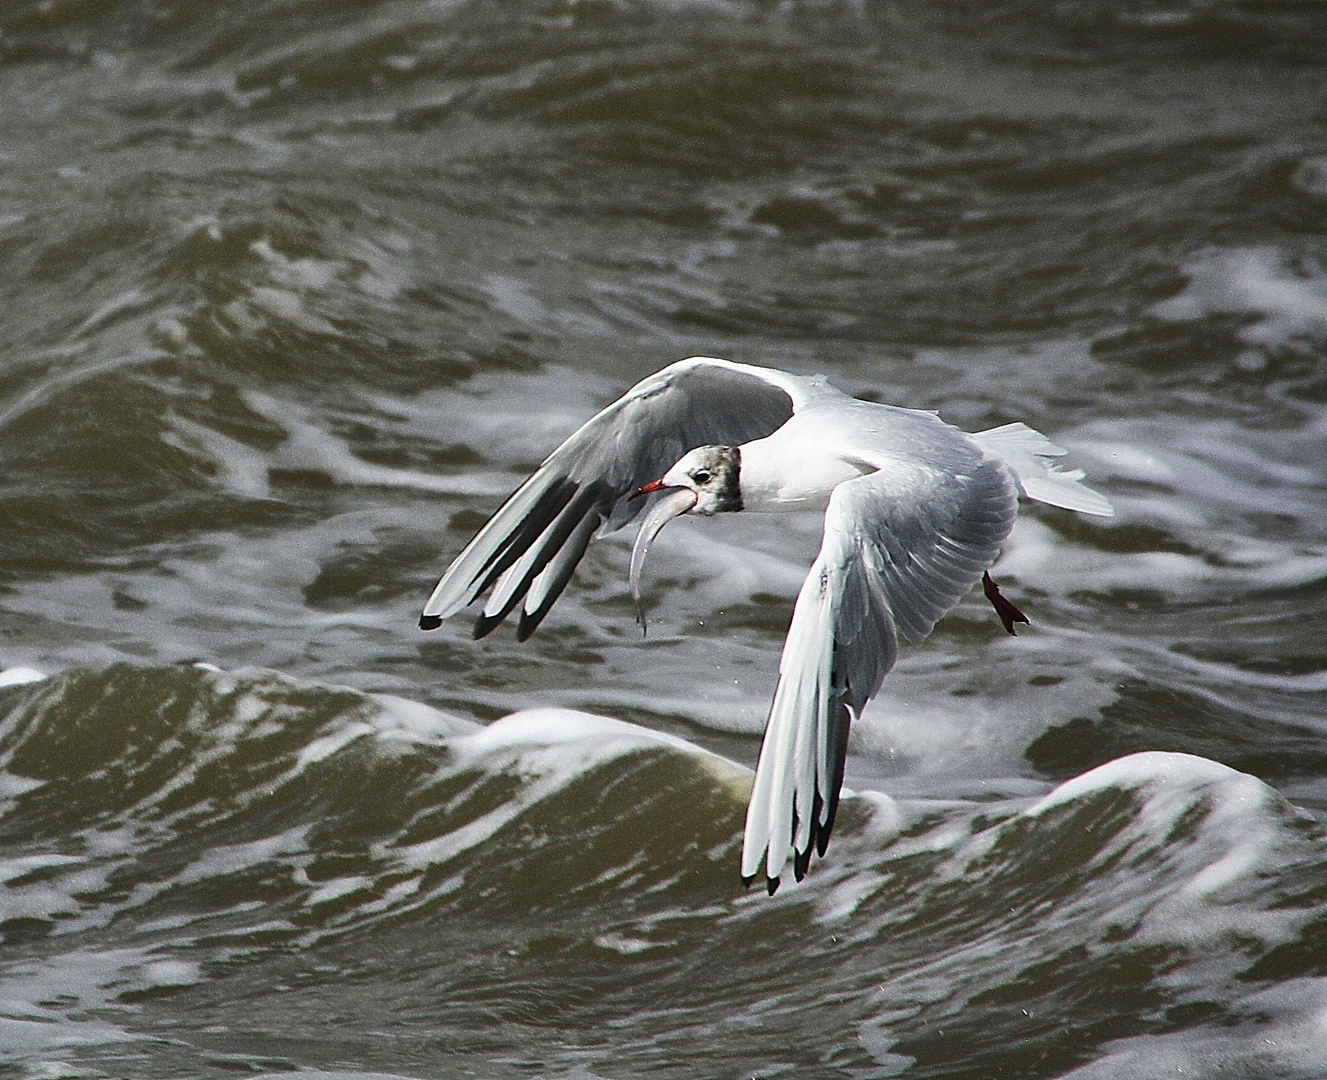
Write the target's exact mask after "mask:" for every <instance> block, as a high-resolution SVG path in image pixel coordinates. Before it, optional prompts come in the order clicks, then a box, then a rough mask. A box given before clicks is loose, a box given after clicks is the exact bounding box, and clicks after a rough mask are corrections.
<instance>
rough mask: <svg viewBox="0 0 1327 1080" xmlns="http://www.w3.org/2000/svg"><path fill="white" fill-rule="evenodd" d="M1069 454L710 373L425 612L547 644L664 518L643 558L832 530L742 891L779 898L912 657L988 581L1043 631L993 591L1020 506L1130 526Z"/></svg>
mask: <svg viewBox="0 0 1327 1080" xmlns="http://www.w3.org/2000/svg"><path fill="white" fill-rule="evenodd" d="M1064 453H1065V451H1064V450H1063V449H1061V448H1060V447H1058V446H1056V445H1055V444H1054V443H1052V442H1051V441H1050V440H1049V439H1047V438H1046V437H1045V436H1044V435H1042V434H1040V433H1039V432H1037V431H1034V430H1033V429H1032V428H1030V427H1028V426H1027V425H1026V424H1021V423H1013V424H1005V425H1004V426H1002V427H997V428H992V429H990V430H988V431H979V432H976V433H972V434H970V433H968V432H964V431H961V430H959V429H958V428H956V427H953V426H951V425H949V424H947V423H945V422H944V421H943V420H941V419H940V418H939V416H937V415H936V414H935V413H932V412H923V411H919V410H915V409H904V408H898V407H895V406H892V405H883V404H877V403H874V402H868V401H861V400H858V399H856V398H852V397H849V396H848V395H846V394H844V393H842V392H841V391H839V390H837V389H835V388H834V387H833V386H831V385H830V384H829V383H828V382H827V381H826V379H825V378H824V376H820V375H817V376H810V377H807V376H799V375H792V374H788V373H786V372H783V371H778V370H775V369H772V368H763V367H755V366H752V365H748V364H738V363H734V362H732V361H729V360H721V359H717V358H715V357H707V356H693V357H691V358H689V359H686V360H680V361H678V362H677V363H674V364H671V365H669V366H668V367H666V368H664V369H662V370H661V371H658V372H656V373H655V374H653V375H650V376H648V377H647V378H645V379H643V380H642V381H641V382H639V383H637V384H636V385H635V386H633V387H632V388H631V389H630V390H628V391H627V392H626V393H625V394H624V395H623V396H622V397H621V398H619V399H618V400H617V401H615V402H614V403H613V404H611V405H609V406H608V407H607V408H606V409H604V410H603V411H602V412H600V413H598V414H597V415H596V416H594V417H592V418H591V419H590V420H588V421H587V422H586V423H585V424H584V425H583V426H582V427H581V428H580V429H579V430H577V431H576V432H575V434H573V435H572V436H571V437H570V438H568V439H567V440H566V442H564V443H563V444H562V445H561V446H559V447H558V448H557V449H556V450H555V451H553V453H552V454H551V455H550V456H549V458H548V459H547V460H546V461H545V462H544V463H543V464H542V465H541V466H540V467H539V468H538V469H537V470H536V471H535V473H534V475H532V476H531V477H530V478H529V479H528V480H526V481H525V483H523V484H522V485H521V486H520V487H519V488H517V489H516V491H515V492H514V493H513V494H512V495H511V497H510V498H508V499H507V501H506V502H505V503H503V504H502V506H501V507H500V508H499V509H498V511H497V512H496V513H495V514H494V515H493V516H492V517H491V518H490V519H489V520H488V522H487V523H486V524H485V525H484V526H483V527H482V528H481V529H480V530H479V532H478V533H477V534H476V535H475V537H474V539H473V540H471V541H470V543H469V544H467V545H466V547H465V549H464V550H463V551H462V552H461V553H460V554H459V555H457V556H456V558H455V560H454V561H453V562H452V564H451V565H450V566H449V567H448V568H447V572H446V573H445V574H443V575H442V579H441V580H440V581H439V582H438V585H437V588H435V589H434V590H433V594H432V595H431V596H430V597H429V599H428V602H427V603H426V604H425V605H424V609H423V614H422V615H421V616H420V620H419V625H420V629H422V630H433V629H436V628H437V627H438V626H439V625H440V624H441V622H442V620H443V619H445V618H447V617H448V616H450V615H454V614H456V613H457V612H458V611H460V610H461V609H462V608H464V607H466V606H468V605H469V604H470V603H472V602H473V601H474V600H476V599H477V598H478V597H479V596H480V595H481V594H482V593H484V592H485V591H486V590H491V591H489V594H488V599H487V601H486V602H485V603H484V606H483V609H482V611H481V613H480V615H479V617H478V619H477V621H476V623H475V627H474V635H475V637H476V638H481V637H483V636H484V635H485V634H488V633H489V632H490V631H492V630H493V629H494V628H495V627H496V626H497V625H498V624H499V623H501V622H502V621H503V620H504V619H505V618H506V617H507V616H508V615H509V614H510V613H511V612H512V611H514V610H516V609H517V608H518V607H519V608H520V618H519V622H518V624H517V629H516V637H517V640H519V641H524V640H525V639H526V638H528V637H529V636H530V635H531V634H532V633H533V632H534V630H535V628H536V627H537V626H538V625H539V623H540V622H541V621H542V619H543V618H544V616H545V615H547V614H548V611H549V609H550V608H551V607H552V606H553V603H554V601H555V600H556V599H557V598H558V596H559V595H560V594H561V592H562V590H563V588H564V587H565V586H566V584H567V581H568V580H569V579H570V577H571V574H572V571H573V570H574V569H575V567H576V564H577V563H578V562H579V561H580V559H581V556H583V555H584V554H585V550H586V548H587V547H588V546H589V544H590V541H591V539H593V538H594V537H596V536H600V535H604V534H607V533H610V532H613V531H615V530H617V529H619V528H621V527H622V526H623V525H625V524H626V523H627V522H628V521H630V520H632V519H633V518H635V517H637V516H639V514H640V513H641V511H642V510H644V509H645V508H646V506H649V510H648V511H647V513H646V515H645V520H644V522H643V524H642V527H641V530H640V532H639V534H638V536H637V540H636V544H635V547H634V549H633V552H632V559H631V571H630V576H631V586H632V593H633V596H635V597H636V599H637V603H638V604H639V596H640V594H639V580H640V571H641V567H642V565H643V562H644V558H645V553H646V552H647V551H648V549H649V546H650V544H651V543H652V542H653V540H654V538H655V537H656V536H657V535H658V533H659V531H660V530H661V529H662V528H663V527H664V525H665V524H667V523H668V522H669V521H671V520H672V519H673V518H676V517H679V516H681V515H682V514H699V515H701V516H706V517H707V516H709V515H712V514H721V513H738V512H741V513H770V512H775V513H777V512H785V511H795V510H821V511H824V515H825V519H824V534H823V538H822V540H821V545H820V552H819V554H818V555H817V556H816V559H815V562H814V563H812V565H811V569H810V572H809V573H808V574H807V576H806V580H805V582H804V583H803V585H802V587H801V590H800V592H799V593H798V596H797V602H796V605H795V606H794V608H793V614H792V622H791V624H790V625H789V628H788V636H787V639H786V641H785V642H784V646H783V655H782V657H781V658H780V660H779V679H778V684H777V686H776V688H775V691H774V699H773V704H772V705H771V706H770V712H769V719H768V721H767V722H766V725H765V736H764V742H763V743H762V745H761V748H760V757H759V760H758V762H757V765H756V774H755V781H754V783H753V786H752V790H751V800H750V804H749V805H748V807H747V816H746V829H745V834H744V837H743V847H742V861H741V876H742V881H743V883H744V884H746V885H748V886H749V885H750V884H751V883H752V882H753V881H754V880H755V879H756V877H757V876H758V875H759V874H760V872H761V869H762V864H763V870H764V874H765V884H766V888H767V890H768V892H769V893H770V894H771V895H772V894H773V893H774V891H775V889H777V888H778V886H779V881H780V879H781V877H782V874H783V873H784V871H785V870H786V867H787V863H788V861H789V859H791V860H792V864H793V873H794V876H795V877H796V879H797V880H798V881H800V880H802V878H803V877H804V876H805V874H806V872H807V869H808V866H809V864H810V861H811V853H812V852H813V851H814V852H815V853H816V854H818V855H819V856H820V857H821V858H823V857H824V855H825V851H826V847H827V845H828V843H829V837H830V832H831V831H832V830H833V828H834V818H835V813H836V811H837V809H838V802H839V792H840V789H841V788H842V786H843V770H844V762H845V759H846V756H847V751H848V733H849V730H850V728H851V726H852V724H853V722H854V721H855V720H856V719H857V718H858V717H859V716H860V715H861V711H862V708H863V706H865V705H866V703H867V702H868V701H870V700H871V698H872V697H874V696H875V694H876V692H877V691H878V690H879V689H880V685H881V683H882V682H883V681H884V678H885V675H886V674H887V673H888V671H889V670H890V668H891V667H893V665H894V661H895V660H896V659H897V657H898V639H899V637H900V636H902V637H903V638H904V639H905V640H906V641H908V642H909V643H911V644H917V643H919V642H921V641H922V640H923V639H924V638H925V637H926V636H927V635H928V634H929V633H930V632H931V629H932V628H933V627H934V626H935V624H936V622H937V621H938V620H939V619H940V617H941V616H942V615H944V614H945V613H946V612H947V611H949V610H950V609H951V608H953V607H954V606H955V605H956V604H957V603H958V602H959V600H960V599H961V598H962V597H963V595H964V594H965V593H967V592H968V590H969V589H971V588H972V587H973V586H974V585H976V584H977V583H978V582H979V581H980V582H981V583H982V587H983V592H984V593H985V595H986V597H987V599H989V600H990V602H991V603H992V605H993V606H994V607H995V610H996V613H997V614H998V615H999V617H1000V620H1001V622H1002V623H1003V625H1004V628H1005V629H1006V630H1007V631H1008V632H1009V633H1011V634H1012V633H1014V623H1015V622H1022V623H1026V622H1027V621H1028V620H1027V618H1026V616H1024V615H1023V613H1022V612H1021V611H1019V610H1018V608H1017V607H1015V606H1014V604H1013V603H1011V602H1010V601H1009V600H1008V599H1006V598H1005V597H1004V596H1003V595H1001V593H1000V590H999V587H998V586H997V585H996V584H995V582H994V581H993V580H992V579H991V577H990V574H989V573H988V571H989V568H990V566H991V564H992V563H994V562H995V560H996V557H997V556H998V555H999V553H1000V546H1001V545H1002V544H1003V543H1004V541H1005V539H1006V538H1007V537H1008V536H1009V532H1010V530H1011V529H1012V528H1013V524H1014V517H1015V516H1016V514H1017V512H1018V499H1019V496H1020V495H1022V496H1026V497H1027V498H1030V499H1035V500H1037V501H1040V502H1044V503H1049V504H1051V505H1052V506H1059V507H1064V508H1065V509H1068V510H1075V511H1077V512H1079V513H1083V514H1094V515H1099V516H1102V517H1110V516H1112V515H1113V514H1114V510H1113V508H1112V507H1111V504H1110V502H1109V501H1107V499H1106V498H1105V497H1104V496H1103V495H1101V494H1099V493H1098V492H1096V491H1093V490H1092V489H1091V488H1088V487H1086V486H1084V485H1083V484H1082V483H1081V481H1082V479H1083V473H1082V471H1081V470H1077V469H1075V470H1063V469H1060V468H1057V467H1056V465H1055V459H1057V458H1059V457H1062V456H1063V455H1064Z"/></svg>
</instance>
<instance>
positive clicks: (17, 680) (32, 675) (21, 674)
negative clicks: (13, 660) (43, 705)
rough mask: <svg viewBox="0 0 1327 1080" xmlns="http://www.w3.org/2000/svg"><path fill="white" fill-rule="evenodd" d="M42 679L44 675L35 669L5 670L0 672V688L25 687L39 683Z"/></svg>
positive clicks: (18, 668)
mask: <svg viewBox="0 0 1327 1080" xmlns="http://www.w3.org/2000/svg"><path fill="white" fill-rule="evenodd" d="M44 678H46V675H45V674H44V673H42V672H40V671H38V670H37V669H36V668H30V667H12V668H6V669H5V670H4V671H0V686H26V685H28V684H29V683H35V682H41V681H42V680H43V679H44Z"/></svg>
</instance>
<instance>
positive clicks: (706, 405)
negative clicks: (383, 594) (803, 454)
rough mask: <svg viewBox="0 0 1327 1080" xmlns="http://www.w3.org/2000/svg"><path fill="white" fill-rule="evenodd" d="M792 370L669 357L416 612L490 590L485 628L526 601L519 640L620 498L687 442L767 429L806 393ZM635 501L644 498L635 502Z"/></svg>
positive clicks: (509, 506)
mask: <svg viewBox="0 0 1327 1080" xmlns="http://www.w3.org/2000/svg"><path fill="white" fill-rule="evenodd" d="M811 389H812V387H811V384H810V383H807V382H806V381H804V380H801V379H798V378H797V377H795V376H790V375H785V374H784V373H782V372H777V371H768V370H766V369H763V368H756V367H749V366H746V365H742V364H734V363H730V362H729V361H726V360H716V359H711V358H707V357H692V358H691V359H688V360H681V361H679V362H677V363H675V364H672V365H670V366H668V367H666V368H664V369H663V370H662V371H659V372H657V373H656V374H654V375H651V376H650V377H649V378H647V379H644V380H642V381H641V382H640V383H638V384H637V385H636V386H634V387H632V389H631V390H629V391H628V392H627V393H626V394H624V395H623V396H622V397H621V398H620V399H619V400H617V401H616V402H614V403H613V404H612V405H610V406H608V408H606V409H604V410H603V411H602V412H600V413H598V414H597V415H596V416H594V417H592V418H591V419H590V420H589V421H587V422H586V423H585V424H584V425H583V426H582V427H581V428H580V429H579V430H578V431H576V433H575V434H573V435H572V436H571V437H570V438H569V439H567V441H566V442H564V443H563V444H562V445H561V446H560V447H558V448H557V450H555V451H554V452H553V453H552V455H550V456H549V458H548V459H547V460H546V461H545V462H544V463H543V464H542V465H541V466H540V467H539V469H538V470H537V471H536V472H535V473H534V475H533V476H531V477H530V478H529V479H528V480H526V481H525V483H523V484H522V485H521V486H520V487H519V488H517V489H516V491H515V492H514V493H513V494H512V495H511V497H510V498H508V499H507V501H506V502H505V503H503V505H502V506H501V507H500V508H499V509H498V511H497V513H495V514H494V515H493V517H492V518H490V519H489V521H488V522H487V523H486V524H485V525H484V527H483V528H482V529H480V530H479V532H478V533H477V534H476V535H475V537H474V539H473V540H471V541H470V543H469V544H468V545H467V546H466V547H465V549H464V550H463V551H462V552H461V553H460V554H459V555H458V556H457V557H456V558H455V560H453V562H452V564H451V566H449V567H448V568H447V572H446V573H445V574H443V576H442V579H441V580H440V581H439V582H438V585H437V587H436V588H435V589H434V590H433V594H432V595H431V596H430V597H429V600H428V603H426V604H425V605H424V611H423V614H422V615H421V617H420V620H419V625H420V628H421V629H424V630H431V629H433V628H435V627H436V626H438V624H439V623H440V622H441V621H442V620H443V619H445V618H447V617H448V616H449V615H453V614H455V613H456V612H457V611H460V610H461V608H463V607H465V606H466V605H468V604H469V603H471V602H472V601H473V600H475V599H476V597H478V596H479V595H480V594H481V593H483V592H484V591H485V590H486V589H488V588H490V587H492V590H493V591H492V593H491V595H490V596H489V599H488V601H487V603H486V604H485V605H484V609H483V614H482V615H480V617H479V619H478V621H477V622H476V623H475V637H483V636H484V635H485V634H487V633H488V632H489V631H490V630H492V629H493V628H494V627H495V626H497V625H498V623H500V622H502V620H503V619H505V618H506V617H507V615H508V614H509V613H510V612H511V611H512V609H513V608H515V607H516V605H517V604H522V602H523V604H522V610H521V619H520V625H519V627H518V629H517V637H518V638H519V639H520V640H522V641H524V640H525V639H526V638H527V637H529V636H530V634H531V633H533V632H534V629H535V627H536V626H538V625H539V623H540V621H541V620H542V619H543V617H544V616H545V615H546V614H547V613H548V611H549V609H550V608H551V607H552V606H553V602H554V601H555V600H556V599H557V598H558V596H559V595H560V594H561V592H562V590H563V588H564V587H565V586H566V584H567V581H568V580H569V579H570V577H571V574H572V571H573V570H574V569H575V568H576V564H577V563H578V562H580V559H581V556H583V555H584V554H585V549H586V548H587V547H588V546H589V543H590V540H591V539H592V538H593V536H594V535H595V533H596V531H598V530H599V529H600V528H601V526H604V525H605V524H607V525H608V526H609V527H611V528H616V527H619V526H621V525H623V524H625V523H626V522H627V521H629V520H631V518H632V517H634V516H635V515H636V514H637V513H639V512H640V509H641V508H642V507H641V505H638V504H634V503H628V502H627V499H628V497H629V496H630V495H631V494H632V493H633V492H635V491H636V490H637V489H638V488H640V487H641V486H642V485H644V484H647V483H649V482H650V481H652V480H656V479H658V478H659V477H660V476H662V475H663V474H664V473H665V472H666V471H667V470H668V469H669V468H670V467H671V466H672V465H673V464H674V463H676V461H677V460H678V459H679V458H680V457H682V455H683V454H685V453H686V452H687V451H688V450H691V449H694V448H695V447H697V446H706V445H709V444H712V443H717V444H723V445H739V444H741V443H744V442H748V441H750V440H751V439H758V438H764V437H765V436H767V435H770V434H772V433H773V432H774V431H776V430H777V429H778V428H779V427H781V426H782V425H783V424H784V423H785V422H786V421H787V420H788V418H789V417H791V416H792V414H793V410H794V408H795V407H796V406H797V405H798V404H799V403H800V402H801V401H802V400H803V399H804V397H805V395H806V394H807V393H809V392H811ZM642 502H643V501H642Z"/></svg>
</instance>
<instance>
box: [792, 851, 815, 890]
mask: <svg viewBox="0 0 1327 1080" xmlns="http://www.w3.org/2000/svg"><path fill="white" fill-rule="evenodd" d="M812 850H813V849H812V847H811V845H810V844H807V845H806V850H805V851H799V852H796V853H794V854H793V877H795V878H796V879H797V880H798V881H801V880H802V878H804V877H806V872H807V870H809V869H810V867H811V852H812Z"/></svg>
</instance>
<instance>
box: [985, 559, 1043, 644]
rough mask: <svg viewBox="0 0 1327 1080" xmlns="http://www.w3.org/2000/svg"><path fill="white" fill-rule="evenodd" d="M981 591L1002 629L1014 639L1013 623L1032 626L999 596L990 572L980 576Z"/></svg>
mask: <svg viewBox="0 0 1327 1080" xmlns="http://www.w3.org/2000/svg"><path fill="white" fill-rule="evenodd" d="M981 591H982V592H983V593H985V594H986V599H987V600H989V601H990V602H991V607H993V608H995V613H996V614H997V615H999V616H1000V621H1001V622H1002V623H1004V628H1005V629H1006V630H1008V631H1009V633H1010V634H1013V635H1014V637H1017V636H1018V634H1017V632H1016V631H1015V630H1014V623H1016V622H1021V623H1027V624H1028V625H1029V626H1031V625H1032V623H1031V622H1030V621H1029V620H1028V617H1027V616H1026V615H1024V614H1023V613H1022V612H1021V611H1019V610H1018V608H1016V607H1014V605H1013V604H1011V603H1010V602H1009V601H1008V600H1006V599H1005V598H1004V597H1003V596H1001V595H1000V586H999V585H997V584H996V583H995V582H994V581H992V580H991V574H990V571H986V572H984V573H983V574H982V575H981Z"/></svg>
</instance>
